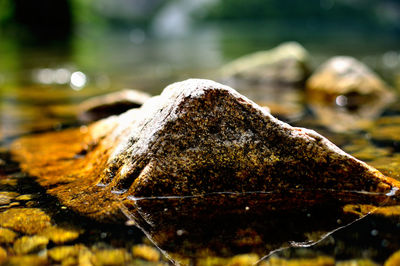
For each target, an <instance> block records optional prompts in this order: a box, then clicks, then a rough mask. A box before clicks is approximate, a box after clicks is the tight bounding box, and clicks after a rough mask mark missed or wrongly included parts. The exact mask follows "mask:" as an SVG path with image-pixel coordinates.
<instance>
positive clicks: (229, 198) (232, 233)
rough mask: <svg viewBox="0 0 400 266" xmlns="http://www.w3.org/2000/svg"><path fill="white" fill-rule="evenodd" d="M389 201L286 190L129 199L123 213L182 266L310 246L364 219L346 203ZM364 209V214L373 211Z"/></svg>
mask: <svg viewBox="0 0 400 266" xmlns="http://www.w3.org/2000/svg"><path fill="white" fill-rule="evenodd" d="M333 194H335V196H332V195H333ZM389 196H390V195H386V194H379V193H367V192H357V191H336V192H335V193H333V191H329V192H328V191H324V190H320V191H319V190H315V191H305V190H289V191H271V192H249V193H212V194H207V195H201V196H188V197H151V198H135V197H130V198H129V199H130V201H125V204H124V208H125V209H124V213H125V214H126V215H127V216H128V217H129V218H130V219H132V220H134V222H135V224H136V225H137V226H139V227H140V228H141V229H142V230H143V231H144V233H145V234H146V235H147V236H148V237H149V238H150V239H151V240H152V241H153V242H154V243H155V244H156V245H157V246H158V247H159V248H160V249H161V250H163V251H164V254H165V255H166V256H167V257H168V258H169V259H171V260H172V261H173V262H174V263H176V264H184V265H185V264H192V263H194V264H196V263H197V262H198V261H199V260H200V261H201V260H202V259H205V258H207V257H232V256H234V255H237V254H244V253H246V254H248V253H252V254H257V255H258V256H259V257H260V258H262V257H264V258H265V257H267V256H268V255H269V254H271V253H273V251H276V250H280V249H282V248H287V247H304V246H311V245H313V244H315V243H317V242H319V241H320V240H322V239H324V238H325V237H326V236H328V235H330V234H331V233H332V232H334V231H336V230H338V229H340V228H342V227H345V226H346V225H349V224H351V223H353V222H354V221H357V220H358V219H361V218H362V217H363V216H364V215H365V213H364V214H361V213H357V212H354V211H350V212H349V211H346V209H348V208H346V207H345V206H346V202H349V201H351V200H355V201H357V202H360V203H368V202H375V203H377V205H379V204H385V203H387V202H388V200H389V199H390V198H389ZM298 198H302V199H303V200H302V201H299V200H296V199H298ZM349 199H351V200H349ZM321 202H323V204H322V203H321ZM370 206H371V207H370V209H369V212H372V211H374V210H375V207H374V206H372V205H370Z"/></svg>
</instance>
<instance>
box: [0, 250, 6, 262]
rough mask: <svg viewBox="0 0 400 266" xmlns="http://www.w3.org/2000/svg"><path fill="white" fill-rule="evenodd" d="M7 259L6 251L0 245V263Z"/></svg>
mask: <svg viewBox="0 0 400 266" xmlns="http://www.w3.org/2000/svg"><path fill="white" fill-rule="evenodd" d="M6 259H7V251H6V250H5V249H4V248H2V247H0V264H3V262H4V261H5V260H6Z"/></svg>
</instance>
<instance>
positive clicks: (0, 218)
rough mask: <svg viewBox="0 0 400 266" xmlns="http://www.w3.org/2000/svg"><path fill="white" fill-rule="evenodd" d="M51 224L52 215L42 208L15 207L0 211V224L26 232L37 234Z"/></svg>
mask: <svg viewBox="0 0 400 266" xmlns="http://www.w3.org/2000/svg"><path fill="white" fill-rule="evenodd" d="M50 225H51V224H50V217H49V216H48V215H47V214H46V213H45V212H44V211H42V210H40V209H35V208H14V209H9V210H6V211H4V212H2V213H0V226H2V227H5V228H10V229H12V230H14V231H17V232H21V233H24V234H29V235H31V234H37V233H39V232H41V231H43V230H44V229H45V228H47V227H49V226H50Z"/></svg>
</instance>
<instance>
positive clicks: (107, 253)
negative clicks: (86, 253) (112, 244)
mask: <svg viewBox="0 0 400 266" xmlns="http://www.w3.org/2000/svg"><path fill="white" fill-rule="evenodd" d="M128 260H129V254H128V253H127V252H126V250H125V249H104V250H98V251H95V252H93V257H92V263H93V264H94V265H96V266H102V265H124V264H125V263H126V262H127V261H128Z"/></svg>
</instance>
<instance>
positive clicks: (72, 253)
mask: <svg viewBox="0 0 400 266" xmlns="http://www.w3.org/2000/svg"><path fill="white" fill-rule="evenodd" d="M82 247H83V246H82V245H74V246H59V247H54V248H52V249H50V250H48V252H47V255H48V256H49V257H50V258H51V259H52V260H55V261H64V260H65V259H67V258H69V257H77V256H78V255H79V252H80V250H81V249H82Z"/></svg>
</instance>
